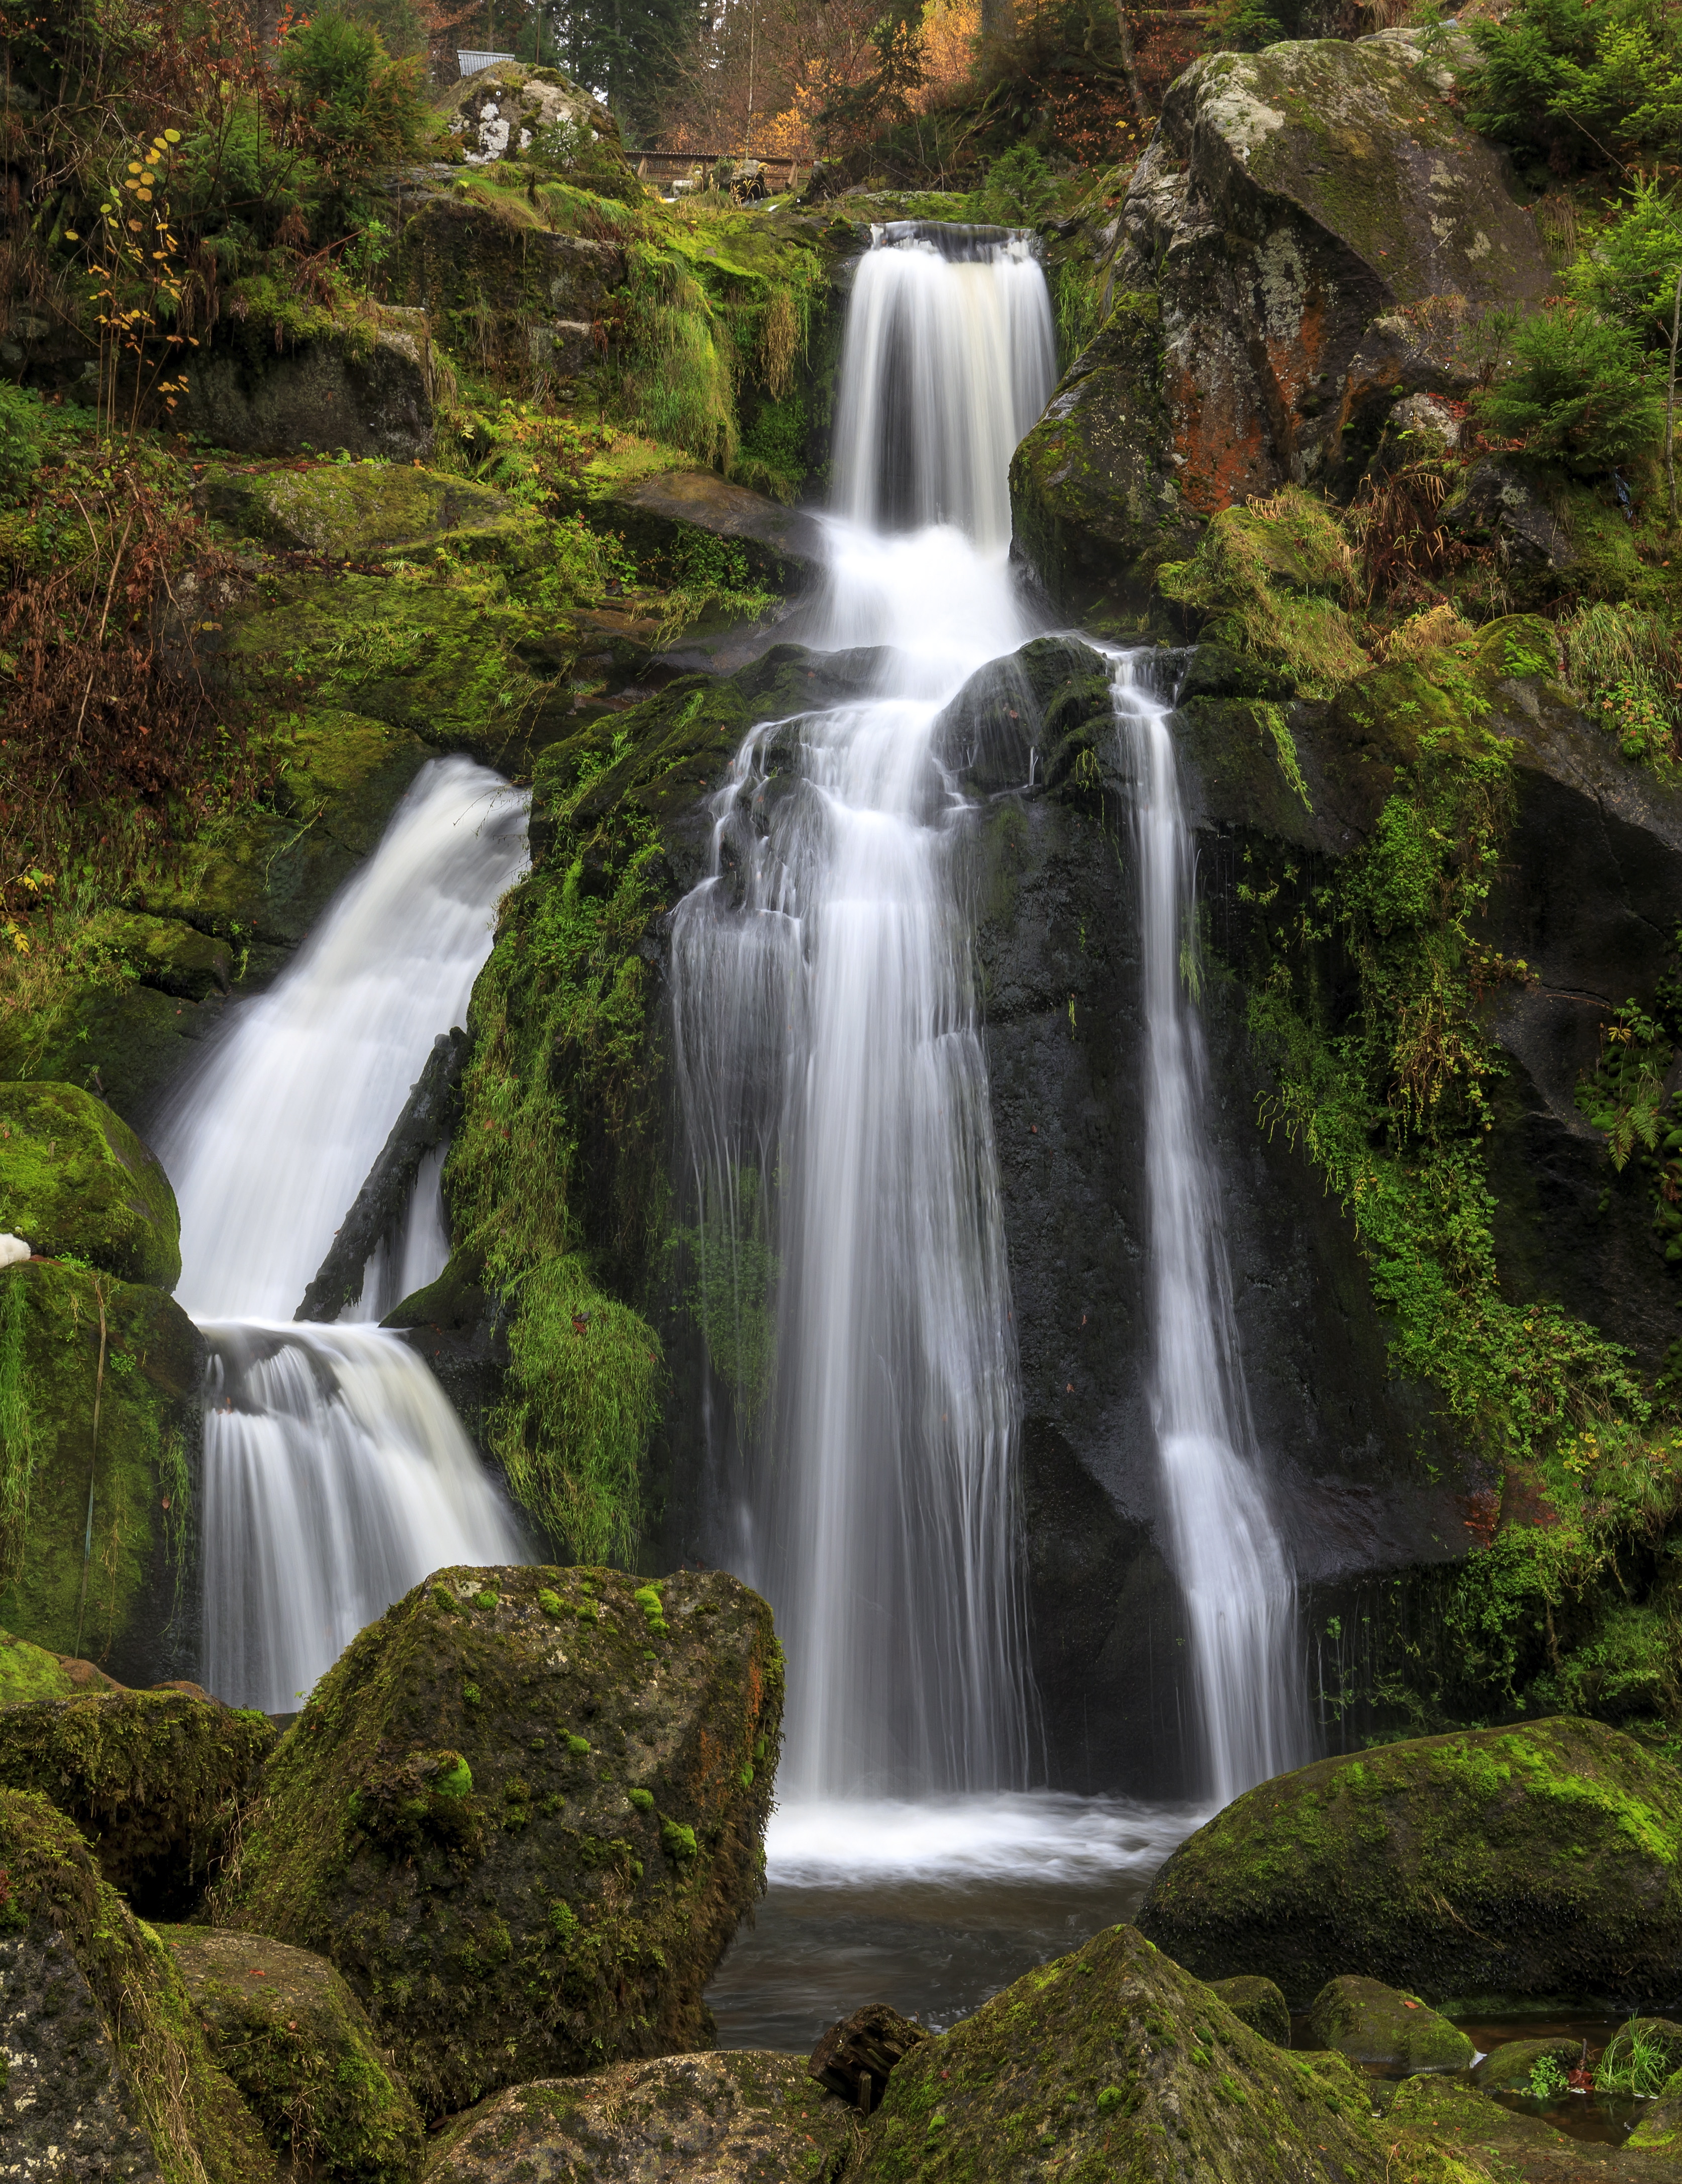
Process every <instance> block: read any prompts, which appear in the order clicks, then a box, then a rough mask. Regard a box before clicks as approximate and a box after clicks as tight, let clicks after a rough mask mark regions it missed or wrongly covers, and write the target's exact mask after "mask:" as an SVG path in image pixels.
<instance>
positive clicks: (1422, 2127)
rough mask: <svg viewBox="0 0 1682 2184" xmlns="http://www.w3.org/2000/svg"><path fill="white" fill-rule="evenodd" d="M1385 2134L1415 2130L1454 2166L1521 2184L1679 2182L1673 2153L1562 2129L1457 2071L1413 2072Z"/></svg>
mask: <svg viewBox="0 0 1682 2184" xmlns="http://www.w3.org/2000/svg"><path fill="white" fill-rule="evenodd" d="M1384 2121H1385V2126H1386V2135H1387V2136H1388V2135H1390V2134H1391V2133H1395V2134H1396V2135H1398V2136H1401V2135H1404V2134H1405V2135H1406V2136H1407V2137H1412V2136H1413V2135H1414V2134H1417V2139H1415V2140H1414V2142H1415V2143H1417V2142H1420V2141H1423V2142H1426V2143H1428V2144H1429V2145H1431V2146H1433V2147H1434V2148H1438V2149H1439V2151H1440V2155H1441V2156H1442V2157H1443V2158H1445V2159H1447V2160H1449V2161H1452V2162H1454V2163H1456V2164H1457V2165H1460V2166H1457V2167H1456V2169H1454V2170H1450V2171H1449V2172H1448V2173H1449V2174H1450V2175H1453V2176H1456V2179H1460V2178H1465V2177H1468V2176H1476V2177H1490V2178H1496V2179H1500V2180H1501V2184H1512V2180H1513V2179H1514V2178H1518V2179H1519V2180H1522V2184H1674V2178H1675V2176H1676V2166H1675V2162H1674V2158H1673V2157H1672V2156H1671V2155H1670V2154H1669V2153H1668V2152H1663V2151H1655V2150H1653V2149H1652V2148H1648V2147H1645V2146H1638V2145H1637V2144H1636V2142H1635V2138H1633V2137H1632V2138H1631V2140H1630V2141H1629V2144H1628V2145H1627V2146H1624V2147H1622V2148H1619V2147H1613V2146H1609V2145H1606V2144H1604V2143H1602V2144H1596V2143H1595V2142H1592V2141H1590V2140H1585V2139H1582V2138H1577V2137H1568V2136H1567V2134H1566V2133H1565V2132H1564V2131H1556V2130H1555V2128H1554V2126H1552V2125H1551V2123H1549V2122H1548V2121H1547V2120H1546V2118H1545V2117H1542V2116H1539V2115H1527V2114H1523V2111H1522V2110H1518V2109H1510V2108H1507V2107H1506V2106H1505V2105H1504V2104H1503V2103H1501V2102H1499V2101H1496V2100H1494V2099H1491V2098H1490V2097H1489V2096H1488V2095H1486V2094H1484V2093H1481V2092H1476V2091H1475V2090H1474V2089H1473V2087H1470V2086H1468V2085H1466V2084H1465V2083H1464V2082H1463V2081H1461V2080H1459V2079H1457V2078H1452V2077H1441V2076H1433V2075H1430V2074H1429V2073H1427V2074H1423V2075H1420V2076H1417V2077H1413V2078H1409V2079H1407V2080H1406V2081H1405V2082H1404V2083H1403V2085H1402V2086H1401V2087H1400V2089H1399V2090H1398V2092H1397V2093H1396V2097H1395V2100H1394V2101H1393V2102H1392V2103H1391V2104H1390V2109H1389V2111H1388V2112H1387V2114H1386V2115H1385V2119H1384Z"/></svg>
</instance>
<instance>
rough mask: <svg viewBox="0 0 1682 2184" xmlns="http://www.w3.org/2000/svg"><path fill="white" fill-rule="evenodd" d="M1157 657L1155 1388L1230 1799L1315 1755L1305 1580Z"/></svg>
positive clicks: (1126, 669)
mask: <svg viewBox="0 0 1682 2184" xmlns="http://www.w3.org/2000/svg"><path fill="white" fill-rule="evenodd" d="M1140 665H1141V662H1140V656H1139V655H1130V656H1128V657H1125V658H1123V659H1122V660H1120V661H1118V662H1117V666H1116V670H1115V678H1114V688H1115V699H1116V716H1117V724H1118V727H1119V729H1120V733H1121V736H1122V746H1123V751H1122V755H1123V768H1124V771H1125V772H1127V773H1128V775H1129V776H1130V777H1131V779H1132V782H1133V834H1134V841H1135V844H1136V848H1137V851H1138V867H1139V933H1140V948H1141V953H1142V956H1143V959H1144V985H1145V1184H1146V1202H1147V1207H1148V1213H1149V1220H1150V1264H1151V1271H1152V1279H1153V1284H1154V1294H1153V1297H1152V1307H1153V1313H1154V1321H1155V1361H1154V1373H1153V1379H1152V1386H1151V1399H1152V1407H1153V1412H1154V1416H1155V1420H1156V1436H1157V1446H1158V1449H1159V1451H1160V1454H1161V1466H1162V1476H1163V1480H1164V1483H1165V1485H1166V1487H1167V1501H1168V1510H1169V1517H1170V1523H1171V1525H1172V1535H1173V1541H1174V1552H1175V1562H1176V1566H1177V1568H1178V1574H1179V1580H1180V1584H1181V1587H1182V1590H1183V1591H1184V1595H1185V1601H1186V1607H1187V1613H1188V1616H1189V1621H1190V1625H1191V1641H1192V1660H1193V1672H1194V1674H1195V1680H1196V1688H1197V1697H1198V1718H1199V1720H1200V1724H1201V1729H1202V1735H1203V1740H1204V1747H1205V1761H1206V1775H1207V1786H1208V1788H1209V1790H1210V1791H1211V1793H1212V1795H1213V1797H1214V1799H1215V1801H1216V1802H1217V1804H1223V1805H1224V1804H1226V1803H1227V1802H1228V1801H1229V1800H1230V1799H1231V1798H1233V1797H1236V1796H1237V1795H1238V1794H1239V1791H1243V1790H1247V1789H1249V1788H1250V1786H1251V1785H1252V1784H1253V1783H1256V1782H1260V1781H1262V1780H1265V1779H1266V1778H1267V1776H1268V1775H1278V1774H1280V1773H1282V1772H1283V1771H1284V1769H1287V1768H1289V1767H1294V1766H1297V1765H1299V1764H1300V1763H1301V1762H1302V1761H1303V1760H1304V1759H1305V1758H1306V1757H1307V1756H1308V1748H1309V1737H1308V1730H1307V1722H1306V1714H1305V1712H1304V1708H1303V1702H1302V1698H1301V1695H1300V1676H1299V1675H1298V1674H1297V1672H1296V1662H1295V1626H1296V1597H1295V1583H1294V1580H1293V1577H1292V1573H1291V1569H1290V1566H1289V1563H1288V1561H1287V1559H1286V1557H1285V1553H1284V1548H1283V1546H1282V1545H1281V1543H1280V1541H1279V1537H1278V1531H1277V1529H1276V1527H1275V1526H1274V1524H1273V1518H1272V1514H1271V1513H1270V1511H1269V1509H1268V1507H1267V1494H1266V1490H1265V1488H1264V1486H1263V1484H1262V1481H1261V1476H1260V1472H1259V1467H1258V1462H1257V1455H1258V1452H1257V1450H1256V1445H1255V1435H1254V1432H1253V1429H1252V1427H1251V1424H1250V1406H1249V1401H1248V1398H1247V1396H1246V1393H1245V1380H1244V1368H1243V1364H1242V1362H1241V1360H1240V1357H1239V1343H1238V1329H1237V1327H1236V1324H1235V1323H1234V1317H1233V1303H1232V1282H1231V1276H1230V1273H1229V1270H1228V1258H1227V1248H1226V1238H1225V1233H1224V1229H1223V1223H1222V1218H1221V1195H1220V1184H1219V1178H1218V1177H1217V1173H1216V1171H1215V1169H1214V1167H1213V1164H1212V1162H1211V1159H1210V1156H1209V1150H1208V1146H1207V1145H1206V1140H1205V1136H1204V1131H1203V1124H1202V1117H1203V1112H1204V1099H1205V1087H1204V1051H1203V1035H1202V1026H1201V1023H1200V1018H1199V1015H1198V1010H1197V1005H1196V999H1195V992H1196V966H1197V937H1196V889H1195V863H1194V855H1193V843H1192V836H1191V832H1190V829H1189V827H1188V826H1187V824H1186V821H1185V815H1184V809H1183V807H1182V805H1181V802H1180V793H1179V779H1178V770H1177V768H1176V766H1175V762H1174V747H1173V742H1172V738H1171V737H1170V735H1169V733H1168V727H1167V710H1168V709H1167V706H1166V705H1163V703H1162V702H1161V699H1159V698H1157V697H1156V695H1155V694H1153V693H1152V692H1151V690H1150V688H1149V685H1148V683H1147V682H1145V680H1144V679H1143V678H1142V677H1141V675H1140V672H1139V669H1140Z"/></svg>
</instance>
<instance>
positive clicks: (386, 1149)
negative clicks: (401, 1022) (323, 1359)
mask: <svg viewBox="0 0 1682 2184" xmlns="http://www.w3.org/2000/svg"><path fill="white" fill-rule="evenodd" d="M466 1064H467V1034H466V1033H465V1031H463V1030H461V1029H460V1028H459V1027H457V1028H453V1029H451V1030H449V1031H441V1032H440V1033H439V1034H438V1035H437V1038H436V1039H434V1040H433V1041H432V1052H431V1053H430V1054H429V1055H428V1056H427V1057H426V1066H425V1067H423V1068H422V1070H421V1074H420V1076H419V1077H418V1078H416V1080H415V1083H414V1084H412V1085H410V1087H409V1097H408V1099H407V1100H405V1101H404V1106H403V1112H402V1113H401V1114H400V1115H399V1116H398V1118H397V1120H396V1122H394V1123H393V1124H392V1127H391V1133H390V1134H389V1135H388V1136H387V1139H386V1142H385V1144H384V1145H382V1147H381V1148H380V1152H379V1156H378V1157H377V1158H376V1161H375V1162H374V1165H373V1167H371V1168H370V1169H369V1171H368V1175H367V1179H366V1180H365V1182H364V1184H363V1185H362V1188H361V1190H359V1191H358V1192H357V1194H356V1197H355V1200H354V1202H353V1204H352V1206H351V1207H350V1210H349V1212H348V1213H347V1214H346V1215H345V1217H344V1219H343V1222H341V1223H340V1224H339V1226H338V1228H337V1229H335V1231H334V1232H333V1240H332V1243H331V1245H330V1246H329V1248H328V1251H327V1256H326V1258H325V1259H323V1260H322V1262H321V1264H320V1267H319V1268H317V1269H316V1272H315V1279H314V1280H312V1281H311V1283H310V1284H309V1288H308V1289H307V1290H305V1291H304V1301H303V1302H302V1303H301V1304H300V1305H299V1306H298V1310H297V1311H296V1312H294V1313H293V1314H292V1318H294V1319H310V1320H328V1319H337V1318H338V1317H339V1315H340V1313H341V1312H343V1310H344V1308H345V1307H346V1306H347V1305H348V1304H354V1303H355V1302H356V1301H357V1299H358V1298H359V1297H360V1295H362V1281H363V1270H364V1268H365V1267H366V1265H367V1263H368V1261H369V1259H370V1257H371V1256H372V1255H373V1253H374V1251H375V1250H376V1247H377V1246H378V1245H380V1244H381V1243H382V1242H386V1241H388V1240H391V1239H392V1238H393V1237H395V1236H396V1235H397V1234H398V1232H399V1230H400V1229H401V1227H402V1224H403V1222H404V1217H405V1216H406V1215H407V1213H408V1211H409V1199H410V1197H411V1195H412V1194H413V1192H414V1189H415V1176H416V1174H417V1173H418V1172H419V1170H420V1167H421V1162H422V1160H423V1159H424V1158H425V1157H426V1155H427V1154H428V1153H429V1152H432V1151H434V1150H435V1149H436V1148H437V1146H439V1145H443V1144H445V1143H446V1142H447V1140H448V1137H449V1134H450V1132H451V1131H452V1129H454V1127H455V1123H456V1118H457V1117H458V1116H459V1113H460V1112H461V1073H462V1071H463V1069H464V1068H465V1067H466Z"/></svg>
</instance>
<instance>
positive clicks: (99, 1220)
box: [0, 1084, 181, 1290]
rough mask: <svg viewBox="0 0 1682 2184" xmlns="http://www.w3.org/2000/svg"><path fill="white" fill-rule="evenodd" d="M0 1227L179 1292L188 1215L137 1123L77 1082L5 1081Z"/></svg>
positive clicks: (64, 1255) (58, 1252)
mask: <svg viewBox="0 0 1682 2184" xmlns="http://www.w3.org/2000/svg"><path fill="white" fill-rule="evenodd" d="M0 1229H9V1230H10V1231H11V1233H12V1234H14V1236H22V1237H23V1238H25V1240H27V1242H28V1243H29V1244H30V1245H31V1246H32V1248H33V1249H34V1250H35V1251H36V1252H37V1253H38V1254H39V1255H40V1256H42V1258H49V1259H71V1258H74V1259H81V1260H83V1261H85V1262H86V1264H87V1265H89V1266H91V1267H97V1268H100V1269H101V1271H102V1272H103V1273H108V1274H115V1275H116V1276H117V1277H118V1278H119V1279H120V1280H121V1281H125V1282H146V1283H149V1284H151V1285H152V1286H153V1287H154V1288H156V1289H162V1290H172V1289H174V1287H175V1284H176V1283H177V1282H178V1281H179V1280H180V1279H181V1217H180V1215H179V1214H178V1213H177V1212H176V1211H175V1193H174V1191H172V1190H170V1178H168V1176H166V1175H165V1174H164V1171H163V1169H162V1167H160V1166H159V1162H158V1161H157V1159H156V1157H155V1156H153V1154H152V1153H150V1152H148V1150H147V1148H146V1147H145V1146H144V1145H142V1143H141V1141H140V1139H138V1138H137V1137H136V1135H135V1134H134V1132H133V1131H132V1130H131V1129H130V1128H129V1126H128V1124H127V1123H125V1122H123V1121H122V1120H120V1117H117V1116H116V1115H114V1114H113V1113H112V1112H111V1110H110V1109H109V1107H108V1106H105V1104H104V1102H103V1100H96V1099H95V1098H94V1097H93V1095H92V1093H90V1092H84V1091H81V1090H80V1089H78V1088H77V1087H76V1086H75V1085H74V1084H0Z"/></svg>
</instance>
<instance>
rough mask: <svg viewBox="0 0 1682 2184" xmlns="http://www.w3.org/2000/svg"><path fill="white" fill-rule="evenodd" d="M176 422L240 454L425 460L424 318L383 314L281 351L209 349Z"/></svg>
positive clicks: (428, 417)
mask: <svg viewBox="0 0 1682 2184" xmlns="http://www.w3.org/2000/svg"><path fill="white" fill-rule="evenodd" d="M172 422H173V423H174V425H175V427H176V429H177V430H178V431H181V432H191V433H194V434H196V435H197V436H198V437H199V438H201V439H203V441H205V442H207V443H209V445H210V446H212V447H214V448H232V449H234V450H235V451H236V452H237V453H239V454H253V455H287V454H298V452H299V451H300V450H301V449H303V448H306V447H307V448H314V449H316V450H318V451H320V452H323V453H329V452H331V453H337V452H338V451H340V450H343V451H344V452H345V453H347V454H352V455H373V456H379V457H382V458H383V459H385V460H387V461H389V462H393V463H412V462H415V461H417V460H418V461H421V462H424V461H425V460H426V459H427V457H428V456H429V455H430V454H432V441H433V437H434V426H433V418H432V365H431V341H430V336H429V334H428V331H427V328H426V317H425V314H424V313H422V312H419V311H414V312H410V311H403V310H382V311H381V312H380V313H379V314H378V315H377V319H376V322H375V323H374V324H372V325H371V326H369V325H364V324H361V323H358V324H356V325H354V326H343V327H334V328H331V329H328V330H326V331H323V332H321V333H320V334H319V335H317V336H315V337H313V338H311V339H309V340H306V341H302V342H299V343H297V344H296V345H295V346H293V347H292V348H287V349H284V350H281V351H279V352H276V350H275V349H274V348H272V347H268V346H264V345H260V344H259V345H253V346H252V347H250V348H246V347H243V346H241V347H237V348H235V347H228V346H226V345H225V346H220V347H217V348H206V349H204V350H202V351H201V352H200V353H199V354H198V357H197V358H196V359H195V360H194V364H193V368H192V371H191V372H189V373H188V375H187V392H186V393H184V394H183V395H182V396H181V398H180V406H179V407H178V408H177V409H176V411H175V416H174V418H173V419H172Z"/></svg>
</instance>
